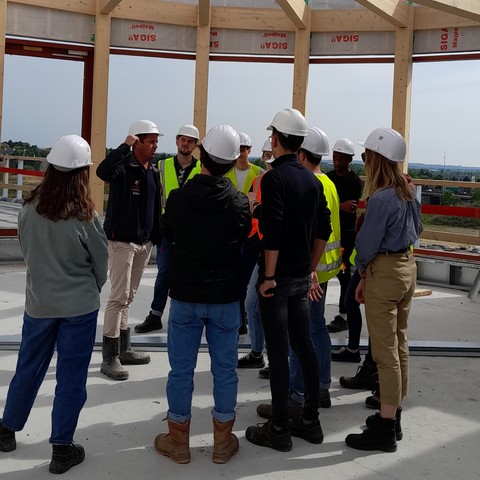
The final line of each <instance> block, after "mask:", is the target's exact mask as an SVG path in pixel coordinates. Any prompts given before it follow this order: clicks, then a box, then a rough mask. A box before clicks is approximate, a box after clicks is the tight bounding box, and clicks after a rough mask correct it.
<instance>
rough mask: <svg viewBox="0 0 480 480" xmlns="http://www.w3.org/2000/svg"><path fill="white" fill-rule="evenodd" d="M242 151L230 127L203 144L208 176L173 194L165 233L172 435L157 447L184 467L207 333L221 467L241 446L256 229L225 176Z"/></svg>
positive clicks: (216, 452)
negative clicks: (249, 276)
mask: <svg viewBox="0 0 480 480" xmlns="http://www.w3.org/2000/svg"><path fill="white" fill-rule="evenodd" d="M239 148H240V138H239V136H238V133H237V132H236V131H235V130H234V129H233V128H232V127H231V126H230V125H218V126H216V127H213V128H212V129H211V130H209V132H208V133H207V135H206V136H205V138H204V139H203V140H202V144H201V146H200V161H201V164H202V166H201V171H200V174H198V175H196V176H195V177H194V178H192V180H191V181H189V182H188V183H187V184H186V185H185V186H184V187H183V188H180V189H177V190H173V191H172V192H171V194H170V196H169V198H168V200H167V205H166V208H165V214H164V216H163V217H162V233H163V235H164V236H165V238H167V239H168V240H169V241H170V242H172V243H173V242H174V243H175V252H174V256H173V263H172V278H171V288H170V298H171V303H170V314H169V319H168V359H169V362H170V372H169V374H168V382H167V400H168V412H167V420H168V433H162V434H159V435H157V437H156V438H155V442H154V445H155V449H156V450H157V452H158V453H160V454H162V455H165V456H167V457H169V458H170V459H171V460H173V461H174V462H176V463H189V462H190V447H189V431H190V419H191V417H192V395H193V379H194V370H195V366H196V363H197V355H198V349H199V346H200V341H201V338H202V334H203V331H204V329H205V331H206V333H205V336H206V339H207V342H208V351H209V354H210V358H211V372H212V375H213V398H214V408H213V409H212V417H213V430H214V445H213V457H212V460H213V462H214V463H226V462H228V461H229V460H230V458H231V457H232V455H235V453H237V451H238V448H239V444H238V439H237V437H236V436H235V435H234V434H233V433H232V428H233V425H234V422H235V407H236V403H237V386H238V377H237V372H236V367H237V347H238V327H239V324H240V305H239V300H240V275H241V259H240V258H241V257H240V248H241V244H242V242H243V241H244V240H246V238H247V237H248V234H249V233H250V230H251V228H252V222H251V215H250V210H249V202H248V198H247V197H246V195H244V194H242V193H241V192H238V191H237V190H236V189H235V187H234V186H233V185H232V183H231V182H230V181H229V180H227V179H225V178H224V175H225V173H226V172H227V171H228V170H230V169H231V168H232V167H233V165H234V161H235V159H236V157H237V156H238V151H239Z"/></svg>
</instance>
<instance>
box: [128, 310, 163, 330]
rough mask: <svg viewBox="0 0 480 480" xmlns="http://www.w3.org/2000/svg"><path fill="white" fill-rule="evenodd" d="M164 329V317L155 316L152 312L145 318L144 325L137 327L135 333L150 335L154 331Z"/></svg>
mask: <svg viewBox="0 0 480 480" xmlns="http://www.w3.org/2000/svg"><path fill="white" fill-rule="evenodd" d="M162 328H163V325H162V317H161V316H160V315H155V314H154V313H152V312H151V311H150V313H149V314H148V315H147V316H146V317H145V320H144V322H143V323H139V324H138V325H135V332H137V333H148V332H153V331H154V330H161V329H162Z"/></svg>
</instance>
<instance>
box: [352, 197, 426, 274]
mask: <svg viewBox="0 0 480 480" xmlns="http://www.w3.org/2000/svg"><path fill="white" fill-rule="evenodd" d="M422 230H423V225H422V220H421V205H420V203H419V202H418V201H417V200H414V201H406V200H401V199H400V198H398V196H397V194H396V192H395V189H394V188H386V189H384V190H379V191H377V192H375V193H374V194H373V195H372V196H371V197H370V198H369V199H368V203H367V208H366V210H365V220H364V222H363V225H362V227H361V228H360V231H359V233H358V235H357V244H356V250H357V256H356V258H355V265H356V267H357V269H358V270H359V271H363V270H365V268H366V266H367V265H368V264H369V263H370V261H371V260H372V259H373V258H374V257H375V256H376V255H377V253H381V252H395V251H397V250H401V249H403V248H408V247H410V246H411V245H413V244H414V243H415V241H416V240H417V239H418V237H419V235H420V233H421V232H422Z"/></svg>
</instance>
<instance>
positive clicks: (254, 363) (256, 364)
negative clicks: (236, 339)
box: [237, 352, 265, 368]
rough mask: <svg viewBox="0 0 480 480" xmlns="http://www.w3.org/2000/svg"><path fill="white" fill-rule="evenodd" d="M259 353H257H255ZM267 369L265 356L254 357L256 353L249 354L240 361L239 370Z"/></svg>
mask: <svg viewBox="0 0 480 480" xmlns="http://www.w3.org/2000/svg"><path fill="white" fill-rule="evenodd" d="M255 353H257V352H255ZM263 367H265V360H264V359H263V354H262V352H260V354H257V355H254V352H248V353H247V354H246V355H244V356H243V357H241V358H239V359H238V365H237V368H263Z"/></svg>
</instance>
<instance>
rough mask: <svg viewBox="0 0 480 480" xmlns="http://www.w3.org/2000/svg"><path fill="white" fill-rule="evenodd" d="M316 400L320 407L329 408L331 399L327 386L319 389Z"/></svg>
mask: <svg viewBox="0 0 480 480" xmlns="http://www.w3.org/2000/svg"><path fill="white" fill-rule="evenodd" d="M318 400H319V404H320V407H321V408H330V407H331V406H332V400H331V398H330V392H329V391H328V388H321V389H320V395H319V398H318Z"/></svg>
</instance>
